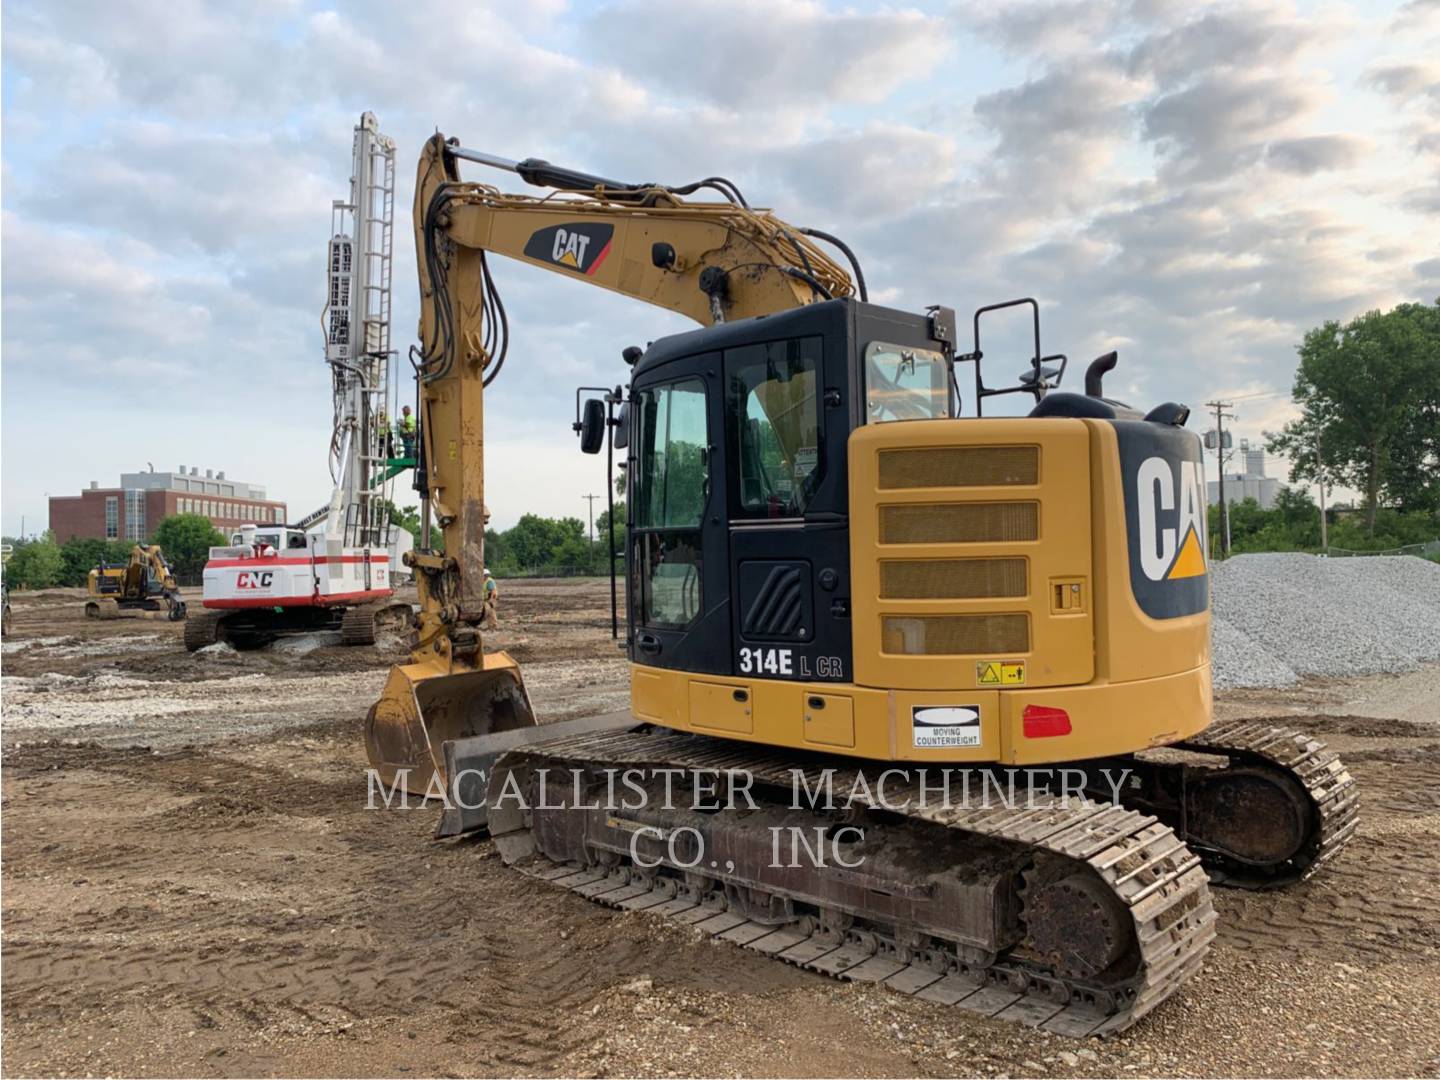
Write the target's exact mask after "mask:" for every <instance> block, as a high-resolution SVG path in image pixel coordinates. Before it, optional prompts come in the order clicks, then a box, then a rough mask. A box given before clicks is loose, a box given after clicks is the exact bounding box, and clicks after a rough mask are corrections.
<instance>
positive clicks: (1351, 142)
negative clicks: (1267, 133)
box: [1265, 135, 1367, 176]
mask: <svg viewBox="0 0 1440 1080" xmlns="http://www.w3.org/2000/svg"><path fill="white" fill-rule="evenodd" d="M1366 145H1367V143H1366V140H1364V139H1362V138H1359V137H1357V136H1353V135H1307V136H1304V137H1303V138H1299V139H1279V140H1276V141H1275V142H1272V143H1271V144H1270V145H1269V146H1267V147H1266V148H1265V160H1266V162H1267V163H1268V164H1270V165H1272V166H1274V167H1275V168H1277V169H1280V170H1282V171H1284V172H1288V173H1295V174H1296V175H1299V176H1310V175H1313V174H1314V173H1317V172H1324V171H1327V170H1331V169H1348V168H1350V167H1351V166H1353V165H1355V164H1356V163H1357V162H1358V161H1359V160H1360V159H1361V157H1362V155H1363V154H1364V152H1365V148H1366Z"/></svg>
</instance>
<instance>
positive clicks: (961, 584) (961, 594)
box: [880, 559, 1027, 600]
mask: <svg viewBox="0 0 1440 1080" xmlns="http://www.w3.org/2000/svg"><path fill="white" fill-rule="evenodd" d="M1026 579H1027V573H1026V563H1025V560H1024V559H917V560H913V561H908V562H901V561H898V560H891V559H886V560H882V561H881V563H880V596H881V597H882V598H883V599H886V600H961V599H971V598H983V597H992V596H1024V595H1025V594H1026V592H1027V588H1026V586H1027V580H1026Z"/></svg>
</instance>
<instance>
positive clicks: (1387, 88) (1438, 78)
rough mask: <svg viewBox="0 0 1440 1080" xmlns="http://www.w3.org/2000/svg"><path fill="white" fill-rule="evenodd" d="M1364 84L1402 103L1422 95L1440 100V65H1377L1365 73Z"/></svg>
mask: <svg viewBox="0 0 1440 1080" xmlns="http://www.w3.org/2000/svg"><path fill="white" fill-rule="evenodd" d="M1364 82H1365V83H1366V84H1368V85H1370V86H1374V87H1377V88H1379V89H1380V90H1383V91H1384V92H1385V93H1387V94H1389V95H1391V96H1392V97H1396V98H1399V99H1400V100H1401V101H1408V100H1409V99H1411V98H1415V97H1419V96H1421V95H1422V94H1423V95H1425V96H1428V97H1431V98H1436V99H1440V64H1437V63H1435V62H1434V61H1418V60H1417V61H1413V62H1408V63H1393V64H1377V65H1375V66H1374V67H1371V68H1369V69H1368V70H1367V71H1366V72H1365V77H1364Z"/></svg>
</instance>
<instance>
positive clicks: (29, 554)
mask: <svg viewBox="0 0 1440 1080" xmlns="http://www.w3.org/2000/svg"><path fill="white" fill-rule="evenodd" d="M64 578H65V557H64V555H62V554H61V552H60V545H59V544H57V543H55V534H54V533H52V532H51V531H50V530H49V529H46V530H45V533H44V535H42V536H41V537H40V539H39V540H31V541H28V542H26V543H23V544H16V545H15V552H14V554H12V555H11V556H10V561H9V562H7V563H6V564H5V583H6V584H7V585H10V586H11V587H13V588H17V589H49V588H53V587H55V586H56V585H59V584H61V583H62V582H63V581H64Z"/></svg>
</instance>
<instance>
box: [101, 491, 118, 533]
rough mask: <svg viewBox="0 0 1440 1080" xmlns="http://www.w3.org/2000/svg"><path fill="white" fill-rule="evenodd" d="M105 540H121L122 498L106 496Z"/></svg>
mask: <svg viewBox="0 0 1440 1080" xmlns="http://www.w3.org/2000/svg"><path fill="white" fill-rule="evenodd" d="M105 539H106V540H118V539H120V496H118V495H106V496H105Z"/></svg>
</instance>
